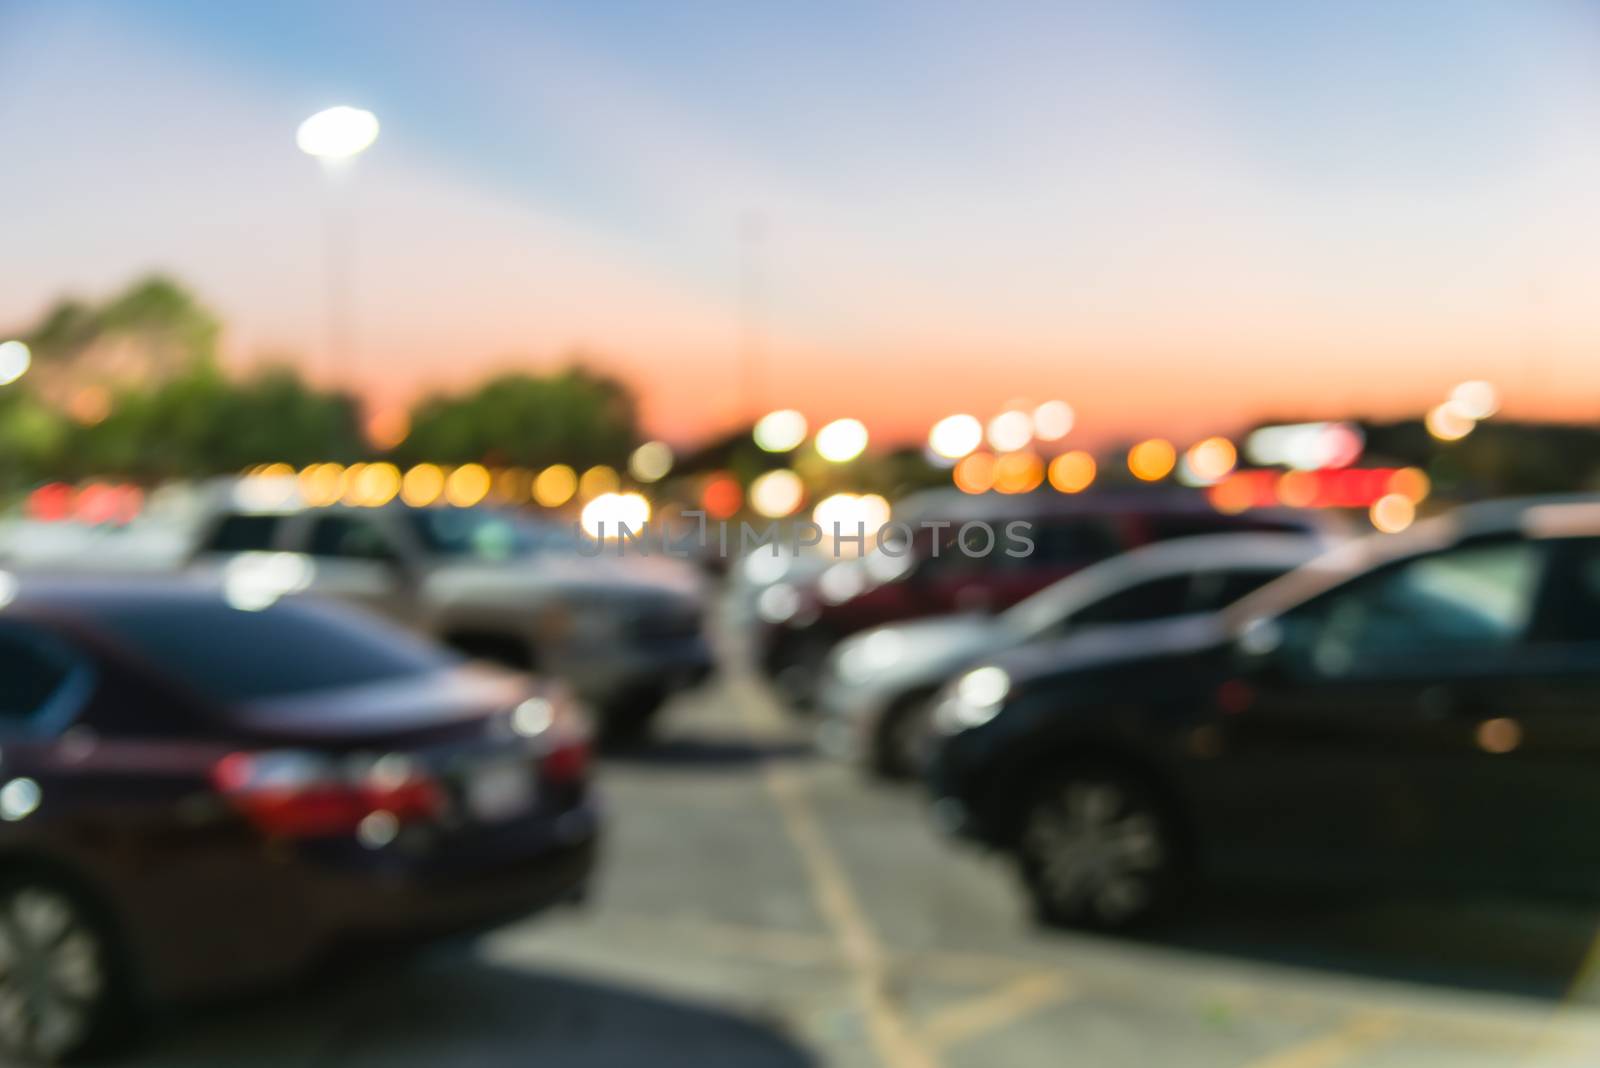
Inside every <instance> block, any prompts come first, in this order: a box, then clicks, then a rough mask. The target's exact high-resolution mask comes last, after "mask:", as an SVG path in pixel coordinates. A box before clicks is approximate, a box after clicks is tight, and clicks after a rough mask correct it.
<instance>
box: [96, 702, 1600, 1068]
mask: <svg viewBox="0 0 1600 1068" xmlns="http://www.w3.org/2000/svg"><path fill="white" fill-rule="evenodd" d="M663 730H664V732H665V736H664V737H663V738H662V740H661V742H660V744H659V745H658V746H655V747H652V748H650V749H648V750H642V751H640V752H638V753H636V754H634V755H632V756H629V757H625V758H618V759H616V760H614V761H611V762H608V763H607V764H606V766H605V767H604V769H603V772H602V781H603V785H604V789H605V792H606V798H607V803H608V812H609V815H610V817H611V820H610V840H609V842H608V845H607V848H606V859H605V862H604V867H603V878H602V880H601V883H600V887H599V892H598V893H597V895H596V896H595V898H594V900H592V901H591V902H589V903H588V905H587V906H586V907H584V908H582V909H579V910H576V911H563V912H558V913H554V914H551V915H548V916H546V917H543V918H541V919H540V920H539V921H536V922H528V923H523V924H515V925H512V926H510V927H506V928H504V929H501V930H499V931H496V932H494V933H492V934H490V935H487V936H485V937H483V938H481V939H478V940H476V941H473V942H470V943H458V944H451V945H446V946H442V947H438V948H435V949H433V950H429V951H425V952H422V953H420V954H419V955H417V956H415V957H413V958H409V959H406V960H405V961H404V962H403V963H399V964H396V965H392V966H391V965H390V964H388V963H379V964H374V963H373V962H370V961H368V962H366V963H365V964H360V963H356V964H353V965H350V966H349V967H350V968H351V969H353V970H346V971H335V972H332V973H328V974H324V975H323V976H321V977H320V978H319V979H318V980H316V981H315V982H314V983H312V984H311V985H309V986H306V987H304V988H302V989H300V990H298V991H296V992H290V993H280V994H276V995H273V996H270V997H268V998H266V999H265V1000H260V999H255V1000H250V1001H246V1002H239V1003H233V1004H227V1005H222V1006H216V1007H211V1008H207V1009H204V1010H194V1011H188V1012H185V1013H184V1014H183V1015H181V1016H179V1017H178V1018H176V1019H169V1021H168V1023H167V1026H165V1027H163V1028H162V1029H161V1030H160V1031H158V1033H157V1034H156V1036H155V1037H154V1038H153V1039H152V1042H151V1044H150V1045H149V1046H148V1047H147V1048H146V1049H145V1050H144V1051H142V1052H141V1053H140V1054H139V1055H137V1056H136V1057H134V1058H132V1059H130V1060H128V1061H126V1062H121V1063H127V1064H129V1065H141V1066H144V1065H148V1066H151V1068H155V1066H162V1068H177V1066H188V1065H194V1066H199V1065H210V1064H217V1063H223V1062H225V1063H229V1064H259V1065H286V1066H299V1065H307V1066H309V1065H328V1064H340V1065H369V1064H370V1065H407V1064H414V1065H432V1064H438V1063H442V1062H445V1061H448V1062H449V1063H456V1064H474V1065H491V1066H492V1065H507V1066H509V1065H521V1064H528V1063H547V1064H561V1065H630V1064H639V1063H660V1064H684V1065H691V1064H702V1065H738V1066H769V1065H770V1066H788V1065H795V1066H799V1065H812V1064H815V1065H863V1066H867V1065H884V1066H888V1068H902V1066H917V1068H920V1066H928V1065H949V1066H952V1068H955V1066H967V1065H971V1066H980V1065H994V1064H1044V1063H1050V1064H1061V1065H1074V1066H1076V1065H1093V1066H1113V1065H1127V1066H1130V1068H1131V1066H1142V1065H1152V1064H1183V1065H1196V1066H1218V1068H1335V1066H1337V1068H1364V1066H1408V1068H1409V1066H1423V1065H1436V1064H1437V1065H1449V1066H1472V1065H1480V1064H1481V1065H1505V1064H1525V1065H1572V1066H1577V1065H1588V1064H1593V1063H1594V1062H1595V1057H1596V1056H1597V1055H1600V1013H1596V1012H1595V1011H1594V1009H1593V1008H1592V999H1591V993H1592V992H1591V991H1589V990H1588V989H1587V988H1586V987H1585V986H1584V984H1583V983H1582V981H1581V979H1580V978H1579V977H1580V975H1581V973H1582V970H1583V966H1584V964H1585V962H1586V958H1587V954H1588V952H1589V949H1590V947H1591V940H1592V937H1593V933H1594V932H1593V925H1594V921H1595V914H1594V913H1593V912H1592V911H1589V910H1584V909H1579V908H1574V907H1563V906H1552V905H1548V904H1544V903H1535V904H1531V905H1530V904H1528V903H1526V902H1514V903H1509V902H1508V903H1504V904H1499V903H1487V904H1486V903H1473V904H1459V905H1454V906H1451V905H1440V904H1439V903H1437V902H1419V903H1406V902H1403V901H1394V900H1388V901H1383V900H1377V901H1373V902H1370V903H1350V902H1343V903H1339V904H1332V903H1326V902H1317V901H1315V900H1306V901H1303V902H1288V903H1286V902H1284V901H1281V900H1278V901H1271V900H1266V901H1250V900H1233V901H1218V902H1213V903H1210V904H1208V907H1207V908H1206V909H1205V910H1204V912H1203V913H1202V914H1200V915H1199V916H1197V917H1196V918H1194V919H1193V920H1187V921H1185V922H1184V923H1183V924H1181V925H1178V926H1176V927H1174V928H1172V929H1169V930H1164V931H1162V932H1160V933H1159V934H1158V935H1155V936H1152V937H1150V938H1143V939H1138V940H1129V939H1110V938H1100V937H1095V936H1090V935H1076V934H1044V933H1043V932H1041V931H1040V930H1038V929H1036V928H1034V927H1032V926H1031V925H1030V924H1029V923H1028V922H1027V921H1026V919H1025V918H1024V916H1023V915H1022V914H1021V909H1020V907H1019V904H1018V898H1017V895H1016V894H1015V892H1014V887H1013V885H1012V882H1011V878H1010V873H1009V872H1008V871H1006V870H1005V869H1004V868H1003V867H1001V866H1000V865H998V864H997V863H994V862H991V861H989V860H988V859H986V858H983V857H980V856H978V855H976V854H972V853H966V852H961V853H952V852H951V851H950V850H949V849H948V848H947V847H946V845H945V844H944V843H941V842H940V841H938V840H937V837H936V834H935V832H934V831H933V830H932V829H931V828H930V827H929V825H928V822H927V820H926V819H925V818H924V813H923V812H922V807H923V802H922V800H921V797H920V795H919V794H918V793H916V792H913V791H907V790H902V789H895V788H886V787H883V786H875V785H872V784H869V783H866V782H864V781H863V780H862V779H861V777H860V776H859V775H857V774H855V773H854V771H853V769H850V768H847V767H842V766H839V765H835V764H826V763H818V761H817V760H816V759H815V758H814V757H812V756H811V755H810V753H809V748H808V746H807V744H806V740H805V737H804V730H803V728H802V727H799V726H797V725H796V724H794V722H793V721H792V720H789V719H786V718H784V717H782V716H780V715H779V713H778V711H777V709H776V708H775V707H774V706H773V705H772V704H771V703H770V702H769V700H768V699H767V698H766V697H765V695H764V694H763V692H762V691H761V690H760V689H759V688H757V687H756V686H754V685H753V684H752V683H750V682H748V681H745V680H739V679H735V680H733V681H731V682H726V681H724V682H719V683H717V684H715V685H714V686H712V687H710V688H707V689H706V690H704V691H700V692H696V693H692V694H687V695H684V696H683V697H681V698H680V699H679V701H678V703H677V704H676V705H675V706H673V707H672V708H671V709H669V715H668V718H667V721H666V723H665V725H664V728H663ZM1574 985H1575V989H1572V990H1570V991H1569V986H1574Z"/></svg>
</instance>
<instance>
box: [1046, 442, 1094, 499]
mask: <svg viewBox="0 0 1600 1068" xmlns="http://www.w3.org/2000/svg"><path fill="white" fill-rule="evenodd" d="M1095 470H1096V465H1095V462H1094V457H1093V456H1090V455H1089V454H1088V453H1086V452H1084V451H1082V450H1081V449H1074V450H1073V451H1072V452H1064V453H1062V454H1061V455H1060V456H1057V457H1056V458H1055V459H1054V460H1051V461H1050V485H1052V486H1054V487H1055V488H1056V489H1057V490H1060V491H1061V492H1062V493H1082V492H1083V491H1084V490H1086V489H1088V488H1089V487H1090V486H1091V485H1093V484H1094V476H1095Z"/></svg>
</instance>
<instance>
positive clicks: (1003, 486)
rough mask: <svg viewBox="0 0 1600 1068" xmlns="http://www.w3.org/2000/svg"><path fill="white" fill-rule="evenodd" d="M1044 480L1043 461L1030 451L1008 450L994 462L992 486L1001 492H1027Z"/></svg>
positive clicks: (1036, 487)
mask: <svg viewBox="0 0 1600 1068" xmlns="http://www.w3.org/2000/svg"><path fill="white" fill-rule="evenodd" d="M1043 481H1044V461H1043V460H1041V459H1039V457H1038V455H1037V454H1035V453H1032V452H1008V453H1006V454H1005V455H1003V456H1001V457H999V458H998V459H997V460H995V462H994V488H995V489H997V490H999V491H1000V492H1001V493H1029V492H1031V491H1033V490H1036V489H1038V488H1039V485H1040V483H1042V482H1043Z"/></svg>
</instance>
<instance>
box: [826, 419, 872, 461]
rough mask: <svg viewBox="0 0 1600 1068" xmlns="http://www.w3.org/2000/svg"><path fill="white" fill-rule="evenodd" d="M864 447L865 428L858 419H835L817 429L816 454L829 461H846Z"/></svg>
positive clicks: (858, 453)
mask: <svg viewBox="0 0 1600 1068" xmlns="http://www.w3.org/2000/svg"><path fill="white" fill-rule="evenodd" d="M866 448H867V428H866V426H865V425H863V424H862V422H861V420H859V419H835V420H834V421H833V422H831V423H829V424H828V425H827V426H825V427H823V428H822V429H821V430H819V431H817V455H818V456H821V457H822V458H823V459H824V460H827V461H829V462H830V463H836V464H842V463H848V462H849V461H851V460H854V459H855V458H856V457H857V456H860V455H861V454H862V453H863V452H865V451H866Z"/></svg>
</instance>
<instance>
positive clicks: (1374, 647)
mask: <svg viewBox="0 0 1600 1068" xmlns="http://www.w3.org/2000/svg"><path fill="white" fill-rule="evenodd" d="M1545 557H1546V554H1545V552H1544V549H1543V547H1542V546H1540V545H1538V544H1536V543H1532V542H1504V543H1498V544H1491V545H1474V546H1464V547H1461V548H1457V549H1449V550H1445V551H1442V552H1437V553H1431V554H1428V555H1426V556H1421V557H1417V558H1414V559H1411V560H1406V561H1403V562H1401V563H1398V564H1395V565H1392V566H1390V567H1386V568H1384V569H1382V570H1381V571H1378V572H1377V573H1375V574H1371V575H1367V576H1364V577H1362V578H1358V579H1356V580H1354V581H1352V582H1350V583H1348V584H1346V585H1344V586H1341V587H1339V588H1337V589H1335V590H1332V591H1330V592H1329V593H1328V594H1326V595H1324V596H1322V597H1319V598H1318V599H1317V600H1316V601H1314V602H1312V603H1311V604H1309V605H1306V606H1304V608H1302V609H1300V610H1298V611H1294V612H1290V613H1289V614H1288V615H1287V616H1286V617H1285V618H1284V620H1283V622H1284V646H1285V651H1286V654H1287V655H1288V657H1289V658H1290V662H1291V664H1293V665H1294V666H1295V667H1296V668H1298V669H1299V670H1301V671H1302V672H1305V673H1308V674H1311V675H1315V676H1320V677H1325V678H1326V677H1333V678H1339V677H1356V678H1359V677H1370V676H1392V675H1407V674H1419V673H1427V672H1429V671H1436V670H1437V669H1439V668H1440V667H1441V666H1448V665H1453V664H1456V665H1459V664H1462V663H1465V662H1468V661H1471V662H1472V663H1474V664H1476V665H1477V666H1483V665H1486V664H1492V663H1494V662H1496V661H1497V660H1498V659H1499V658H1500V657H1501V656H1503V654H1505V653H1507V652H1509V651H1511V650H1513V649H1514V648H1516V647H1517V646H1519V645H1520V644H1521V643H1522V642H1523V640H1524V639H1525V638H1526V636H1527V632H1528V627H1529V623H1530V620H1531V618H1532V615H1533V607H1534V601H1535V598H1536V596H1537V593H1538V589H1539V584H1540V579H1541V576H1542V572H1543V567H1544V562H1545Z"/></svg>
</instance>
